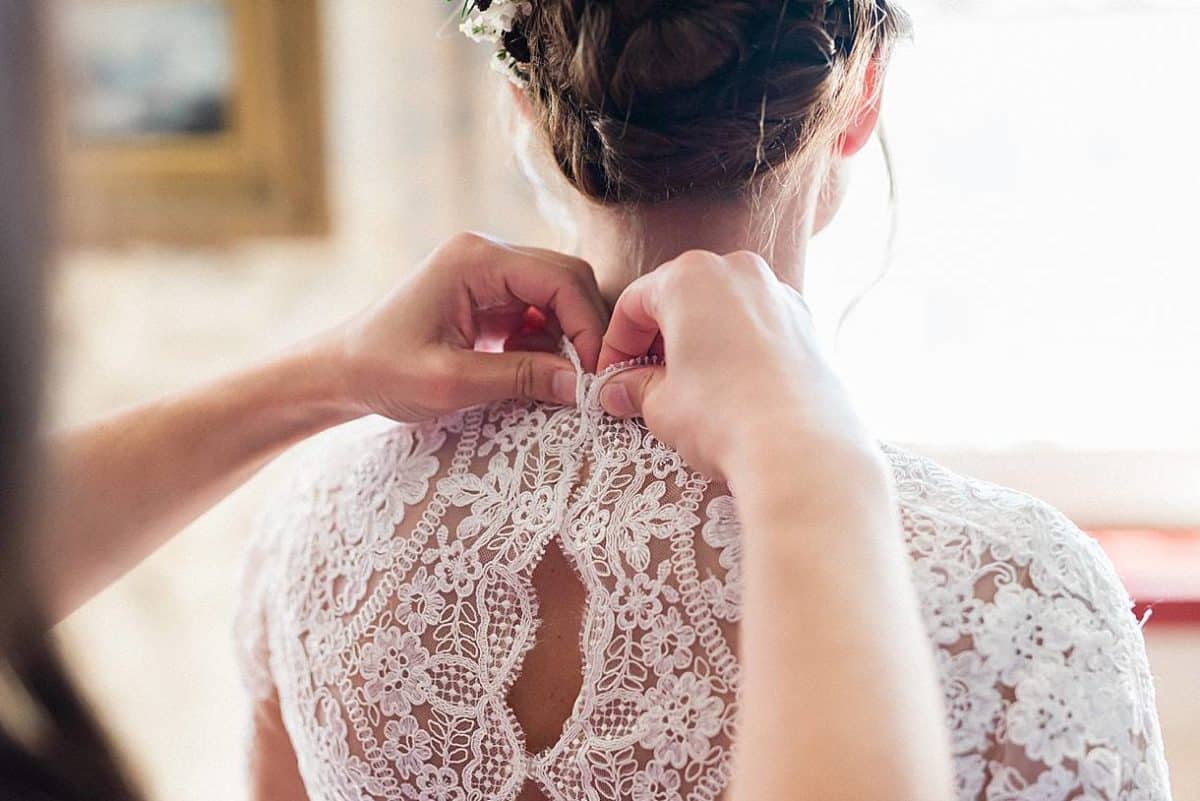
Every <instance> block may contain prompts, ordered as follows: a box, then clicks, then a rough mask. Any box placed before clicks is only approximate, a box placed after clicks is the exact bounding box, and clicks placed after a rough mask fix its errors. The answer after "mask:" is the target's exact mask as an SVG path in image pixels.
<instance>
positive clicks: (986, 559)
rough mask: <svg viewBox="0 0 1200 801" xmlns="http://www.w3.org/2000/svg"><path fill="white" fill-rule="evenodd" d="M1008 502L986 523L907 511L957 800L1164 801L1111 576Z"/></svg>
mask: <svg viewBox="0 0 1200 801" xmlns="http://www.w3.org/2000/svg"><path fill="white" fill-rule="evenodd" d="M988 491H989V492H990V489H989V490H988ZM1004 492H1006V493H1008V495H1007V496H1000V495H997V496H996V498H995V499H994V500H996V501H997V503H996V505H994V506H993V507H992V508H993V509H994V510H996V511H997V514H996V516H995V518H994V519H988V520H985V521H983V525H980V524H978V523H970V522H966V521H963V520H956V519H949V518H952V517H953V516H952V515H946V514H945V513H944V511H943V510H938V512H936V513H934V512H930V511H929V510H928V509H924V510H920V511H916V512H912V511H911V510H910V512H909V514H910V523H912V524H913V527H912V528H911V529H910V530H911V531H915V532H916V533H915V534H913V535H912V536H911V537H910V546H912V547H914V549H915V550H916V551H917V552H918V553H917V554H916V556H917V559H916V561H914V568H915V570H916V571H917V581H918V585H919V586H920V587H921V592H922V596H923V597H922V602H923V604H924V605H925V608H926V618H927V620H932V621H934V625H933V632H932V633H933V636H934V640H935V641H936V643H937V645H938V653H937V658H938V664H939V668H940V670H941V672H942V675H943V682H942V684H943V688H944V692H945V697H946V705H947V715H948V723H949V728H950V731H951V735H952V740H953V748H954V752H955V760H956V763H957V764H956V774H957V777H958V783H959V787H958V797H959V799H961V800H962V801H1075V799H1079V800H1080V801H1084V800H1086V801H1169V799H1170V790H1169V787H1168V782H1167V768H1166V762H1165V759H1164V757H1163V749H1162V740H1161V735H1160V733H1159V725H1158V719H1157V714H1156V712H1155V705H1154V686H1153V683H1152V679H1151V675H1150V669H1149V664H1148V662H1147V659H1146V652H1145V645H1144V641H1143V638H1142V632H1141V629H1140V627H1139V626H1138V623H1137V621H1136V620H1135V618H1134V617H1133V615H1132V613H1131V607H1132V603H1131V601H1130V599H1129V596H1128V594H1127V593H1126V591H1125V589H1124V588H1123V587H1122V585H1121V583H1120V581H1119V579H1118V578H1117V576H1116V574H1115V572H1114V570H1113V568H1112V564H1111V563H1110V562H1109V560H1108V558H1107V557H1106V556H1105V554H1104V553H1103V552H1102V551H1101V550H1100V547H1099V545H1098V544H1097V543H1096V542H1095V540H1093V539H1092V538H1090V537H1088V536H1086V535H1085V534H1083V533H1082V532H1081V531H1080V530H1079V529H1078V528H1076V527H1075V526H1074V525H1073V524H1072V523H1070V521H1068V520H1067V519H1066V518H1065V517H1063V516H1062V515H1061V514H1059V513H1058V512H1056V511H1055V510H1053V509H1052V508H1050V507H1048V506H1046V505H1045V504H1042V503H1040V502H1038V501H1035V500H1033V499H1031V498H1028V497H1027V496H1023V495H1018V494H1017V493H1011V492H1009V491H1004ZM922 532H940V534H932V533H929V534H927V535H923V534H922ZM952 532H956V533H952ZM933 543H937V545H936V546H935V547H938V548H941V549H942V553H941V554H940V556H941V557H942V558H937V556H935V555H934V554H933V553H931V552H929V548H930V547H931V546H932V544H933ZM946 548H951V549H955V550H956V552H955V553H953V558H946V557H948V556H951V554H950V553H948V552H947V551H946V550H945V549H946ZM922 551H924V553H921V552H922Z"/></svg>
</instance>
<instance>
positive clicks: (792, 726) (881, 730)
mask: <svg viewBox="0 0 1200 801" xmlns="http://www.w3.org/2000/svg"><path fill="white" fill-rule="evenodd" d="M852 450H854V449H852ZM816 460H820V461H821V465H820V469H819V470H816V469H809V470H808V472H807V473H806V472H805V468H803V467H797V465H804V464H810V465H811V464H813V463H814V462H815V461H816ZM872 461H873V460H872V459H871V457H870V456H869V455H867V457H866V458H865V459H864V458H860V457H859V456H858V455H857V454H854V453H851V454H850V455H848V456H847V455H846V454H839V453H834V454H832V455H830V454H824V453H812V452H809V453H804V454H797V455H794V456H793V455H789V454H787V453H783V452H780V451H778V450H776V451H775V452H774V454H770V453H766V454H765V455H763V456H761V457H756V458H755V459H752V460H748V462H747V467H746V469H743V470H740V471H739V472H738V474H737V475H735V476H733V478H734V480H735V482H736V486H737V487H738V488H739V491H738V504H739V509H740V510H741V515H742V519H743V524H744V530H745V556H744V562H743V570H744V581H745V587H746V590H745V598H744V603H745V608H744V616H743V623H742V660H743V685H742V709H741V723H740V727H739V728H740V735H739V736H740V741H739V748H738V765H737V766H736V769H735V778H734V794H735V797H736V798H740V799H755V800H756V801H776V800H778V801H782V800H783V799H803V798H819V799H823V800H824V799H830V800H835V799H877V798H891V799H898V800H900V799H921V801H924V800H925V799H930V800H931V801H932V800H937V801H941V799H948V798H950V797H951V792H950V790H951V783H950V766H949V751H948V748H947V746H946V741H945V735H944V733H943V719H942V716H941V704H940V698H939V696H938V693H937V687H936V682H935V675H934V668H933V663H932V658H931V652H930V649H929V645H928V641H927V639H926V637H925V636H924V633H923V630H922V628H921V624H920V619H919V617H918V612H917V605H916V599H915V596H914V592H913V589H912V586H911V583H910V580H909V578H908V575H907V567H906V563H905V560H904V555H903V551H902V542H901V538H900V531H899V526H898V524H897V521H896V519H895V512H894V504H893V503H892V502H891V500H890V497H891V496H890V485H889V483H888V482H889V479H888V478H887V476H886V474H885V473H884V469H883V467H882V466H881V465H875V464H872V463H871V462H872Z"/></svg>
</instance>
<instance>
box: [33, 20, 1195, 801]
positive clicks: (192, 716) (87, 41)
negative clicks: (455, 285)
mask: <svg viewBox="0 0 1200 801" xmlns="http://www.w3.org/2000/svg"><path fill="white" fill-rule="evenodd" d="M54 2H55V3H56V5H57V6H58V8H59V10H60V12H61V13H60V14H59V15H58V19H59V22H60V30H61V32H62V35H61V37H60V43H59V48H60V50H61V61H62V64H63V67H64V69H63V75H64V90H63V104H64V109H63V113H62V114H61V118H62V127H63V131H62V139H63V147H64V155H63V159H62V162H63V167H64V169H63V172H64V186H65V196H66V204H65V214H66V218H65V226H66V227H65V231H64V233H65V236H66V239H67V241H68V243H69V246H68V247H67V249H66V250H65V253H64V256H63V259H62V263H61V265H60V268H59V270H58V272H57V275H56V278H55V281H54V287H53V298H52V302H53V319H52V323H53V332H52V333H53V338H54V363H53V369H52V375H51V392H52V401H53V413H52V422H53V423H55V424H62V425H66V424H72V423H76V422H80V421H84V420H87V419H89V418H92V417H93V416H95V415H98V414H102V413H104V412H105V411H108V410H111V409H114V408H117V407H120V406H122V405H125V404H129V403H135V402H138V401H142V400H146V399H149V398H152V397H154V396H156V395H158V394H160V393H164V392H170V391H172V390H174V389H177V388H181V387H185V386H188V385H190V384H193V383H195V382H198V381H202V380H204V379H205V378H207V377H209V376H212V375H214V374H217V373H219V372H221V371H223V370H226V369H229V368H232V367H234V366H237V365H241V364H244V363H246V362H247V361H249V360H252V359H255V358H258V357H261V356H263V355H265V354H268V353H270V352H271V351H272V350H274V349H276V348H279V347H281V346H283V345H285V344H286V343H288V342H290V341H292V340H294V339H297V338H300V337H303V336H305V335H307V334H309V333H312V332H315V331H317V330H319V329H320V328H322V327H324V326H327V325H331V324H333V323H334V322H336V321H338V320H339V319H341V318H342V317H344V316H346V315H348V314H350V313H351V312H353V311H354V310H356V309H357V308H358V307H360V306H361V305H363V304H365V303H367V302H369V301H371V300H372V299H373V298H374V297H376V296H377V295H378V294H379V293H380V292H382V291H384V290H385V289H386V288H388V287H389V286H390V285H391V284H393V283H394V282H395V281H397V280H399V279H400V278H402V277H403V276H404V275H405V272H406V271H407V270H408V269H409V268H410V267H411V266H412V265H413V264H415V263H416V262H417V261H418V260H419V259H420V257H421V256H422V254H424V253H425V252H427V251H428V250H429V249H430V248H431V247H433V246H434V245H435V244H436V243H437V242H438V241H440V240H441V239H443V238H445V237H446V236H448V235H449V234H451V233H453V232H454V231H457V230H460V229H465V228H476V229H483V230H487V231H489V232H492V233H494V234H497V235H499V236H502V237H506V238H511V239H515V240H520V241H524V242H529V243H537V244H542V245H544V246H549V247H568V246H569V241H567V240H565V239H564V238H563V237H561V236H560V235H558V233H557V232H556V231H555V230H554V228H553V227H552V226H550V225H549V224H547V223H546V222H545V221H543V220H542V219H541V218H540V217H539V215H538V213H537V210H536V208H535V204H534V195H533V192H532V190H531V189H530V187H529V186H528V184H527V182H526V181H525V179H524V178H523V177H522V176H521V174H520V171H519V170H518V169H517V167H516V164H515V161H514V158H513V156H512V149H511V146H510V142H509V140H508V136H507V134H506V128H505V126H504V124H503V121H502V119H501V117H500V115H499V114H498V112H497V99H498V97H499V95H500V93H501V92H502V91H503V90H504V89H503V83H502V81H501V80H500V79H498V78H497V77H496V76H495V75H492V74H491V73H489V71H488V70H487V68H486V66H485V62H486V60H487V56H488V53H487V52H486V50H485V49H483V48H481V47H480V46H475V45H472V44H471V43H469V42H467V41H466V40H465V39H464V38H463V37H461V36H459V35H458V34H457V32H456V22H455V9H456V8H457V4H453V5H452V4H447V3H445V2H441V0H405V2H399V0H54ZM906 5H907V6H908V7H909V8H910V10H911V11H912V12H913V16H914V17H915V22H916V30H917V34H916V38H915V40H914V41H913V42H910V43H907V44H905V45H904V46H903V47H902V48H901V50H900V52H899V53H898V54H897V56H896V59H895V64H894V69H893V70H892V73H891V75H890V78H889V86H888V96H887V101H886V104H885V106H886V110H885V119H886V122H887V127H888V132H889V134H890V139H891V147H892V150H893V153H894V159H895V172H896V176H897V179H898V184H897V186H898V192H899V197H898V205H897V208H898V212H899V222H900V227H899V236H898V238H897V241H896V248H895V254H894V258H893V259H892V260H891V266H890V270H889V273H888V275H887V276H886V277H885V278H884V279H883V280H882V281H881V282H879V283H878V285H876V286H874V288H873V289H872V290H871V291H870V292H869V293H867V294H866V295H865V297H864V298H863V300H862V302H861V303H855V301H856V299H857V298H859V296H860V295H862V293H863V291H864V290H865V289H867V288H868V287H870V286H872V285H873V284H874V283H875V279H876V278H877V274H878V273H879V271H880V270H881V268H882V267H883V265H884V259H883V253H884V250H885V245H886V242H887V239H888V233H887V232H888V224H889V206H888V188H887V187H888V184H887V178H886V172H885V170H884V166H883V160H882V157H881V156H880V152H879V151H878V150H877V149H871V150H870V151H869V152H867V153H866V154H865V155H864V156H863V157H861V159H860V162H861V164H860V168H859V171H858V173H857V175H856V180H855V186H854V188H853V190H852V195H851V200H850V202H849V205H848V207H847V208H846V209H845V211H844V213H843V215H842V216H841V217H840V218H839V220H838V221H836V222H835V224H834V226H833V227H832V229H831V230H829V231H828V232H826V233H825V234H823V235H822V236H821V237H820V238H819V242H818V243H817V245H816V247H815V250H814V253H813V254H812V260H811V263H810V265H809V275H810V277H809V287H808V289H807V294H808V295H809V298H810V304H811V305H812V307H813V308H814V310H815V313H816V315H817V318H818V323H819V325H820V328H821V330H822V331H823V334H824V336H825V338H826V342H827V345H828V346H829V347H830V349H831V350H832V352H833V353H834V355H835V360H836V362H837V364H838V366H839V368H840V369H841V370H842V371H843V373H844V375H845V376H846V378H847V380H848V381H849V382H850V385H851V388H852V390H853V391H854V394H855V396H856V399H857V400H858V402H859V404H860V405H861V406H862V407H863V409H864V411H865V413H866V414H867V416H868V419H870V420H871V421H872V422H873V424H874V425H875V427H876V428H877V430H878V431H879V432H880V433H881V434H882V435H883V436H885V437H888V438H890V439H894V440H899V441H902V442H904V443H906V444H909V445H910V446H911V447H913V448H915V449H917V450H920V451H925V452H928V453H931V454H933V455H935V456H938V457H940V458H942V459H944V460H945V461H947V462H949V463H950V464H952V465H954V466H956V467H959V468H961V469H964V470H967V471H969V472H972V473H975V474H979V475H983V476H985V477H989V478H993V479H995V480H999V481H1002V482H1004V483H1008V484H1011V485H1015V486H1018V487H1019V488H1021V489H1026V490H1028V491H1031V492H1034V493H1036V494H1038V495H1041V496H1042V497H1045V498H1047V499H1048V500H1050V501H1051V502H1053V503H1056V504H1057V505H1059V506H1061V507H1062V508H1064V510H1065V511H1067V513H1068V514H1070V515H1071V516H1072V517H1073V518H1074V519H1075V520H1076V521H1077V522H1079V523H1081V524H1082V525H1084V526H1086V527H1088V528H1089V529H1091V530H1095V531H1097V532H1098V533H1099V534H1100V535H1101V537H1102V541H1103V542H1104V543H1105V545H1106V546H1107V547H1108V548H1109V549H1110V552H1111V553H1112V554H1113V555H1114V558H1116V559H1117V562H1118V566H1119V568H1120V569H1121V570H1122V572H1123V574H1124V575H1125V576H1126V578H1127V580H1128V583H1129V584H1130V586H1131V589H1132V591H1133V592H1134V595H1135V597H1136V598H1137V599H1138V600H1139V602H1141V604H1142V606H1145V605H1146V604H1149V605H1150V606H1151V607H1152V609H1153V614H1152V616H1151V618H1150V622H1149V623H1148V625H1147V628H1146V636H1147V640H1148V643H1149V648H1150V655H1151V663H1152V667H1153V668H1154V670H1155V673H1156V677H1157V680H1158V686H1159V692H1160V698H1159V704H1160V713H1161V715H1162V719H1163V728H1164V733H1165V737H1166V744H1167V751H1168V758H1169V761H1170V763H1171V768H1172V772H1173V781H1174V785H1175V794H1176V798H1177V799H1180V801H1192V800H1193V799H1200V567H1198V565H1200V561H1198V557H1200V537H1198V535H1197V534H1196V533H1195V530H1196V529H1197V528H1200V415H1198V414H1197V411H1196V410H1197V409H1200V379H1198V377H1197V375H1198V371H1197V356H1196V347H1197V343H1198V342H1200V315H1196V314H1195V313H1194V310H1193V303H1194V302H1193V299H1194V298H1196V297H1200V269H1197V268H1200V245H1198V244H1197V239H1196V236H1195V230H1196V219H1197V217H1198V213H1200V200H1198V197H1197V192H1198V191H1200V150H1198V149H1197V148H1196V147H1195V141H1194V140H1195V131H1196V130H1197V126H1198V125H1200V101H1198V100H1197V97H1200V93H1198V92H1197V91H1196V84H1197V80H1198V79H1200V71H1198V70H1197V67H1196V65H1195V61H1194V52H1195V46H1196V44H1197V43H1200V7H1198V6H1197V5H1196V4H1195V3H1194V2H1192V1H1191V0H1179V1H1178V2H1172V1H1171V0H1163V1H1162V2H1148V1H1140V0H1087V2H1082V1H1079V2H1074V1H1072V0H1038V1H1037V2H1033V0H1022V1H1021V2H1017V0H957V1H951V0H920V2H910V3H908V4H906ZM850 307H853V312H852V313H851V314H849V315H848V316H846V317H845V319H844V320H843V321H842V324H841V325H840V326H839V320H840V319H841V318H842V317H843V314H844V312H845V311H846V310H847V309H848V308H850ZM276 469H278V468H276ZM270 472H271V471H270V469H269V470H268V475H265V476H261V477H259V478H258V479H256V480H255V481H254V482H252V483H251V485H249V486H248V487H246V488H244V489H243V490H241V491H239V492H238V493H237V494H236V495H235V496H234V497H233V498H231V499H229V500H228V501H226V502H225V503H223V504H221V505H220V506H219V507H218V508H217V509H215V510H214V511H213V512H211V513H210V514H208V515H206V516H205V517H204V518H203V519H201V520H200V521H198V522H197V523H196V524H194V525H193V526H192V527H191V528H190V529H189V530H188V531H187V532H186V533H184V534H183V535H182V536H180V537H179V538H178V539H176V540H175V541H173V542H172V543H171V544H169V545H168V546H167V547H165V548H163V549H162V550H161V551H160V552H159V553H158V554H156V555H155V556H154V557H153V558H151V559H150V560H149V561H148V562H146V563H145V564H144V565H143V566H141V567H139V568H138V569H137V570H135V571H134V572H133V573H132V574H130V575H129V576H127V577H126V578H125V579H124V580H122V581H121V582H119V583H118V584H116V585H115V586H113V587H112V588H110V589H109V590H108V591H106V592H105V593H103V594H102V595H101V596H100V597H98V598H97V599H96V600H95V601H93V602H92V603H90V604H88V605H87V606H86V607H84V608H83V609H81V610H80V611H79V612H78V613H77V614H75V615H74V616H72V617H71V618H70V619H69V620H68V621H66V622H65V623H64V624H62V625H61V626H60V628H59V636H60V639H61V641H62V643H63V645H64V648H65V649H66V651H67V653H68V655H69V658H70V659H71V660H72V661H73V663H74V664H76V665H77V666H79V667H80V668H85V670H82V671H81V675H82V676H83V677H84V679H85V685H86V689H87V690H88V692H89V693H90V695H91V697H92V698H93V699H94V701H95V703H96V704H97V706H98V707H99V708H100V710H101V712H102V714H103V716H104V718H105V719H106V720H107V721H108V722H109V723H110V725H111V728H112V729H113V730H114V733H115V735H116V737H117V739H118V741H119V742H120V743H121V744H122V745H123V750H124V752H125V754H126V756H127V758H128V760H129V762H130V764H131V766H132V768H133V769H134V770H135V772H136V774H137V775H138V777H139V778H140V779H141V781H142V784H143V785H144V787H145V788H146V790H147V793H148V795H149V797H150V798H151V799H172V801H186V800H187V799H197V801H199V799H210V798H222V799H233V800H234V801H236V799H239V798H243V797H244V796H245V792H244V788H243V768H242V756H241V742H242V732H243V731H244V725H245V719H246V708H245V704H244V702H243V699H242V696H241V692H240V689H239V684H238V679H237V676H236V672H235V668H234V662H233V655H232V654H233V651H232V644H231V633H230V632H231V620H232V616H233V609H234V597H235V588H236V572H237V571H236V566H237V563H238V555H239V551H240V549H241V547H242V544H243V543H244V541H245V539H246V537H247V535H248V533H249V531H250V529H251V525H252V520H253V516H254V513H255V510H256V509H257V508H258V506H259V505H260V504H261V502H262V499H263V497H264V494H265V493H266V492H268V491H269V490H268V488H269V486H270V484H271V480H270V479H271V477H270V475H269V473H270Z"/></svg>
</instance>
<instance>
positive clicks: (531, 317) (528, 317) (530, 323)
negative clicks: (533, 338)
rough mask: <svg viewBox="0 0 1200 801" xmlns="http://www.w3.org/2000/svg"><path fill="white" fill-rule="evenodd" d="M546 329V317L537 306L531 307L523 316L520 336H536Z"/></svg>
mask: <svg viewBox="0 0 1200 801" xmlns="http://www.w3.org/2000/svg"><path fill="white" fill-rule="evenodd" d="M545 329H546V315H545V314H543V313H542V310H541V309H539V308H538V307H537V306H530V307H529V308H528V309H526V310H525V314H523V315H522V316H521V330H520V331H518V332H517V333H518V334H536V333H538V332H539V331H544V330H545Z"/></svg>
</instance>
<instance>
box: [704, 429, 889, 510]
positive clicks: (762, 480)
mask: <svg viewBox="0 0 1200 801" xmlns="http://www.w3.org/2000/svg"><path fill="white" fill-rule="evenodd" d="M724 472H725V476H726V477H727V479H728V480H729V483H730V485H731V487H732V488H733V489H734V492H735V494H736V495H737V496H738V497H739V499H740V500H743V501H745V502H750V503H755V504H760V505H764V506H777V505H780V504H783V505H788V506H790V507H793V510H795V509H798V508H799V507H805V508H810V509H818V508H836V507H840V506H844V505H847V504H849V505H856V504H868V505H870V504H874V503H875V501H877V500H879V499H884V500H890V498H891V482H892V478H891V471H890V469H889V468H888V465H887V461H886V459H885V458H884V456H883V453H882V451H881V450H880V449H879V446H878V444H877V443H875V442H874V441H873V440H872V439H870V438H869V437H868V436H867V434H866V433H865V432H864V431H862V430H861V429H858V428H857V427H856V428H853V429H850V430H846V429H842V428H834V427H826V428H821V429H816V430H814V429H812V428H810V427H807V426H802V425H790V426H764V427H762V428H757V429H753V430H751V431H749V432H747V433H744V434H742V435H741V436H739V437H738V438H737V440H736V442H735V444H734V446H733V448H732V451H731V453H730V455H729V457H728V458H727V460H726V463H725V465H724Z"/></svg>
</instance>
